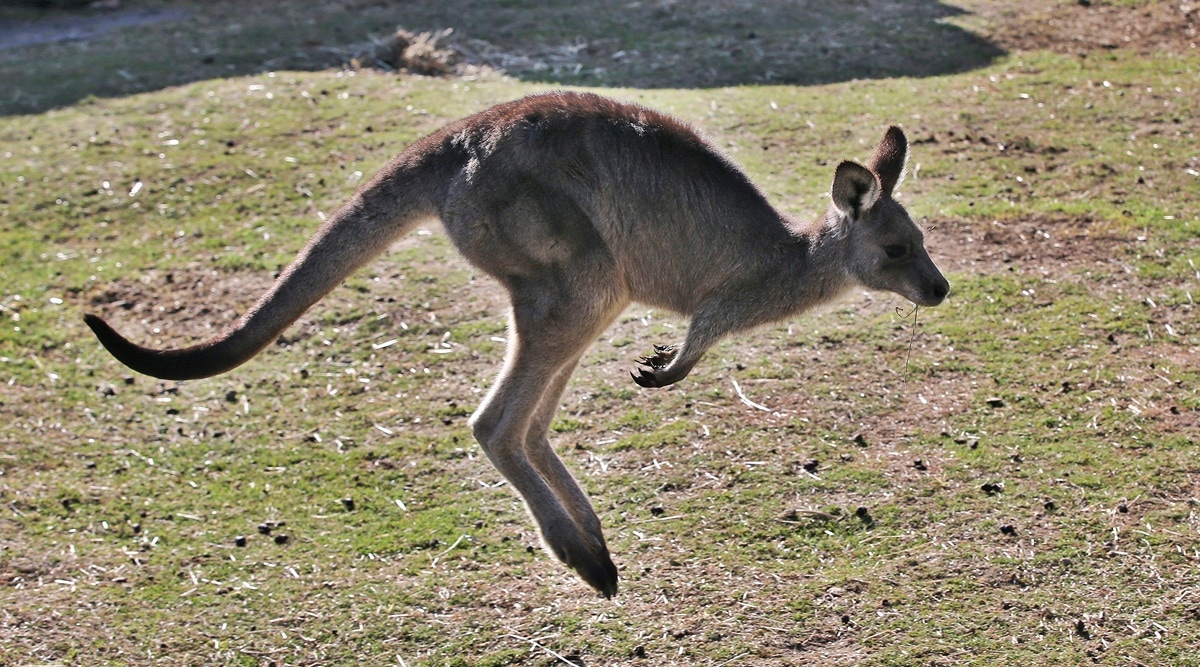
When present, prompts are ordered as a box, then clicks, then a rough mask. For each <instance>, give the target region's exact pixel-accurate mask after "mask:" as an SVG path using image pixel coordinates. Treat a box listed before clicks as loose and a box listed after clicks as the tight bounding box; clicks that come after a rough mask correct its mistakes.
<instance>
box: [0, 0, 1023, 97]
mask: <svg viewBox="0 0 1200 667" xmlns="http://www.w3.org/2000/svg"><path fill="white" fill-rule="evenodd" d="M962 13H963V11H962V10H960V9H957V8H955V7H952V6H949V5H947V4H945V3H943V2H938V1H937V0H903V1H897V0H856V1H854V2H837V3H835V2H823V1H821V0H748V1H743V2H738V1H734V0H716V1H707V0H643V1H641V2H630V1H629V0H596V1H594V2H586V3H581V2H578V0H490V1H485V0H443V1H442V2H437V3H413V2H403V3H400V2H397V3H390V2H383V1H380V0H322V1H320V2H301V1H300V0H275V1H272V2H254V3H246V2H229V1H227V0H219V1H216V2H209V3H189V2H184V1H183V0H174V1H170V2H150V0H142V1H140V2H139V1H138V0H126V1H125V2H124V3H123V4H122V5H121V7H120V9H118V10H116V11H115V12H114V11H109V12H101V11H97V10H91V9H83V10H76V11H73V12H71V11H61V10H59V11H49V10H37V9H32V8H28V7H26V8H23V9H22V8H13V7H11V6H10V7H9V8H6V9H0V21H2V24H3V28H0V79H3V80H4V81H6V86H5V88H6V89H7V90H6V91H5V92H4V93H3V95H2V96H0V113H2V114H5V115H12V114H26V113H38V112H41V111H45V110H48V109H52V108H57V107H62V106H68V105H71V104H73V103H75V102H78V101H79V100H81V99H84V98H87V97H90V96H96V97H113V96H120V95H128V94H134V93H140V92H146V91H151V90H157V89H160V88H164V87H168V86H174V85H180V84H186V83H190V82H193V81H199V80H204V79H211V78H220V77H229V76H241V75H246V74H253V73H257V72H262V71H268V70H287V69H294V70H319V69H326V68H330V67H338V66H342V65H344V64H345V63H347V62H349V61H350V59H351V58H353V57H354V56H356V55H361V54H362V53H364V52H366V51H367V50H368V49H369V46H370V43H371V40H372V38H380V37H382V36H385V35H387V34H388V33H390V32H391V31H392V30H394V29H395V28H396V27H397V26H404V27H405V28H407V29H409V30H412V31H435V30H442V29H445V28H453V30H454V32H453V34H452V35H451V37H450V39H449V41H450V42H451V43H452V44H454V45H455V46H457V47H458V49H459V50H460V51H461V52H462V53H463V54H464V55H465V57H467V58H468V59H470V60H471V61H473V62H476V63H480V64H485V65H490V66H492V67H496V68H502V69H504V70H505V71H507V72H508V73H509V74H511V75H513V76H514V77H517V78H519V79H522V80H526V81H536V82H544V83H547V84H554V85H600V86H615V87H635V88H700V87H718V86H736V85H744V84H773V83H783V84H799V85H812V84H822V83H832V82H839V81H847V80H852V79H871V78H886V77H904V76H911V77H923V76H934V75H940V74H949V73H955V72H961V71H966V70H970V69H974V68H977V67H980V66H983V65H986V64H988V63H989V62H991V61H993V60H994V59H996V58H997V57H999V56H1001V55H1003V51H1002V50H1001V49H1000V48H998V47H996V46H995V45H993V44H991V43H989V42H988V41H986V40H984V39H982V38H980V37H978V36H976V35H974V34H972V33H970V32H968V31H966V30H963V29H961V28H959V27H957V26H955V25H953V24H951V23H949V22H947V21H946V19H948V18H951V17H954V16H957V15H960V14H962ZM139 16H140V17H142V18H145V17H146V16H151V17H152V19H153V20H145V21H138V20H135V19H136V18H137V17H139ZM101 28H102V29H101Z"/></svg>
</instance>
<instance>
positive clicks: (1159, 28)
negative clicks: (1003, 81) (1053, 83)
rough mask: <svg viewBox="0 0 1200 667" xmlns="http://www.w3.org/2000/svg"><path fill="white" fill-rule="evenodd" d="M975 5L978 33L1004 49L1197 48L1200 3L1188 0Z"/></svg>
mask: <svg viewBox="0 0 1200 667" xmlns="http://www.w3.org/2000/svg"><path fill="white" fill-rule="evenodd" d="M981 5H982V6H981V7H979V8H978V9H977V11H978V13H979V14H980V15H981V16H983V17H985V18H986V19H987V20H988V24H989V25H988V26H987V28H985V30H984V36H985V37H987V38H988V39H989V40H991V41H993V42H994V43H996V44H997V45H998V46H1000V47H1002V48H1004V49H1006V50H1008V51H1032V50H1043V49H1044V50H1049V51H1055V52H1058V53H1067V54H1075V55H1087V54H1088V53H1091V52H1095V51H1111V50H1113V49H1129V50H1133V51H1136V52H1138V53H1151V52H1156V51H1168V52H1172V53H1196V50H1197V48H1200V47H1198V44H1200V32H1198V30H1200V4H1195V3H1190V2H1156V3H1147V4H1145V5H1143V6H1140V7H1125V6H1117V5H1111V4H1107V3H1104V2H1099V1H1097V2H1089V1H1076V2H1058V3H1046V2H1040V1H1039V2H1018V3H1007V2H1005V3H981ZM1047 5H1049V6H1048V7H1047Z"/></svg>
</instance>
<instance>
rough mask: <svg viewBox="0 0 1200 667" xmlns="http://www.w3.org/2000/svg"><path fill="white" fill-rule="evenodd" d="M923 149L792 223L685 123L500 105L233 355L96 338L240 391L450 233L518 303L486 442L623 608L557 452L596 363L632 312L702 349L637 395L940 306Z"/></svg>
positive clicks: (280, 297) (156, 369) (388, 199)
mask: <svg viewBox="0 0 1200 667" xmlns="http://www.w3.org/2000/svg"><path fill="white" fill-rule="evenodd" d="M907 157H908V142H907V140H906V139H905V137H904V134H903V133H902V132H901V131H900V129H899V128H896V127H891V128H889V129H888V130H887V132H886V133H885V134H884V137H883V141H882V142H881V143H880V144H879V147H878V149H877V150H876V151H875V154H874V157H872V159H871V161H870V162H869V163H868V164H867V165H866V166H862V165H859V164H856V163H854V162H842V163H841V164H839V165H838V167H837V169H836V170H835V171H834V174H833V186H832V189H831V193H830V194H831V196H832V200H833V201H832V205H831V206H830V207H829V209H828V211H826V212H825V213H824V214H823V215H822V216H820V217H819V218H817V219H816V221H814V222H812V223H809V224H802V223H800V222H797V221H794V220H792V219H789V218H788V217H786V216H785V215H783V214H782V213H779V212H778V211H776V210H775V209H774V208H772V207H771V205H770V204H768V203H767V201H766V199H765V198H764V197H763V195H762V193H761V192H759V190H758V189H757V188H756V187H755V186H754V185H753V184H752V183H751V182H750V180H749V179H748V178H747V177H746V176H745V175H744V174H743V173H742V172H741V171H740V170H739V169H738V168H737V167H736V166H735V165H733V164H732V163H731V162H730V160H728V159H727V158H726V157H724V156H723V155H722V154H721V153H720V152H719V151H718V150H716V149H715V148H713V147H712V146H711V145H710V144H709V143H707V142H706V141H705V140H704V139H702V138H701V137H700V136H699V135H698V134H697V133H696V132H695V131H694V130H692V129H691V128H689V127H688V126H687V125H685V124H684V123H682V122H680V121H678V120H676V119H674V118H672V117H670V116H667V115H664V114H660V113H657V112H655V111H652V110H650V109H646V108H643V107H640V106H635V105H630V104H625V103H621V102H617V101H614V100H610V99H606V98H603V97H598V96H595V95H590V94H577V93H552V94H545V95H538V96H533V97H528V98H525V99H521V100H517V101H514V102H509V103H506V104H500V105H498V106H495V107H493V108H491V109H488V110H486V111H483V112H481V113H478V114H476V115H474V116H471V117H469V118H465V119H463V120H460V121H457V122H455V123H453V124H451V125H449V126H447V127H445V128H443V129H442V130H440V131H438V132H435V133H434V134H432V135H429V136H427V137H425V138H424V139H421V140H419V141H417V142H416V143H414V144H413V145H411V146H410V147H408V148H407V149H406V150H405V151H404V152H402V153H400V155H399V156H398V157H396V158H395V159H393V160H392V161H391V162H389V163H388V164H387V165H386V166H385V167H384V168H383V169H382V170H381V171H380V172H379V173H378V174H377V175H376V176H375V177H374V178H372V179H371V180H370V182H368V183H367V184H366V185H364V186H363V187H362V188H361V189H360V190H359V191H358V192H356V193H355V194H354V196H353V197H351V198H350V200H349V201H348V202H346V203H345V204H343V205H342V207H341V208H340V209H338V211H337V212H336V213H335V214H334V215H333V216H332V217H331V218H330V219H329V220H328V221H327V222H325V223H324V224H323V225H322V226H321V227H320V229H319V230H317V232H316V234H315V235H314V236H313V238H312V239H311V240H310V241H309V242H308V245H307V246H305V248H304V249H303V250H302V251H301V252H300V254H299V256H298V257H297V258H296V259H295V261H294V262H293V263H292V264H291V265H290V266H288V267H287V269H285V270H284V271H283V272H282V274H281V275H280V276H279V278H278V280H277V281H276V282H275V284H274V286H273V287H271V289H270V290H269V291H268V292H267V293H266V294H265V295H264V296H263V297H262V298H260V299H259V300H258V302H257V303H256V304H254V305H253V306H252V307H251V308H250V309H249V310H248V311H247V312H246V313H245V314H244V315H242V317H241V318H240V319H238V320H237V321H236V322H234V323H233V324H231V325H229V326H228V328H226V329H225V330H224V331H222V332H221V333H220V334H219V335H217V336H216V337H214V338H212V339H211V340H209V341H207V342H203V343H200V344H197V345H194V346H192V347H186V348H180V349H173V350H154V349H150V348H146V347H141V346H139V345H136V344H133V343H131V342H129V341H127V340H126V339H125V338H124V337H122V336H121V335H120V334H118V333H117V332H115V331H114V330H113V329H112V328H111V327H109V326H108V325H107V324H106V323H105V322H104V321H103V320H101V319H100V318H98V317H96V316H94V315H88V316H87V317H86V318H85V319H86V321H87V324H88V325H89V326H90V327H91V328H92V330H93V331H94V332H95V334H96V335H97V336H98V337H99V338H100V342H101V343H103V344H104V347H106V348H108V350H109V352H111V353H112V354H113V355H114V356H115V357H116V358H117V359H118V360H120V361H121V362H122V363H124V364H126V365H127V366H129V367H131V368H133V369H134V370H136V371H138V372H141V373H145V374H147V375H152V376H155V377H159V378H164V379H172V380H187V379H192V378H202V377H208V376H212V375H216V374H218V373H223V372H225V371H228V370H230V369H232V368H234V367H235V366H238V365H239V364H242V363H244V362H246V361H247V360H249V359H250V358H251V357H253V356H254V355H256V354H258V352H260V351H261V350H262V349H263V348H264V347H266V346H268V345H269V344H270V343H271V342H273V341H274V340H276V339H277V338H278V337H279V336H280V334H281V333H282V332H283V331H284V329H286V328H287V327H288V325H290V324H291V323H292V322H294V321H295V320H296V319H297V318H298V317H300V315H301V314H302V313H304V312H305V311H306V310H307V309H308V308H309V306H311V305H313V304H314V303H315V302H316V301H317V300H318V299H320V298H321V297H323V296H324V295H325V294H327V293H328V292H329V291H330V290H332V289H334V288H335V287H337V286H338V285H339V284H340V283H341V282H342V281H343V280H344V279H345V278H346V277H347V276H349V275H350V274H351V272H353V271H354V270H355V269H358V268H359V267H361V266H363V264H365V263H367V262H368V261H369V260H371V259H372V258H374V257H375V256H377V255H379V254H380V253H382V252H383V251H384V250H386V249H387V248H388V246H389V245H390V244H391V243H392V242H393V241H395V240H397V239H398V238H399V237H400V236H401V235H403V234H406V233H408V232H409V231H411V230H412V229H413V228H414V227H416V226H417V225H419V224H421V223H424V222H428V221H431V220H440V221H441V222H442V224H443V225H444V227H445V229H446V232H447V234H448V235H449V237H450V239H451V240H452V241H453V243H454V245H455V246H456V247H457V248H458V250H459V251H460V252H461V253H462V254H463V255H464V256H465V257H466V258H467V260H469V261H470V262H471V263H472V264H473V265H475V266H476V267H478V268H479V269H480V270H482V271H485V272H487V273H488V274H490V275H491V276H493V277H494V278H495V279H496V280H498V281H499V282H500V284H501V285H503V286H504V288H505V289H506V290H508V294H509V297H510V298H511V300H512V308H511V313H510V324H509V334H508V352H507V356H506V357H505V360H504V366H503V369H502V370H501V371H500V375H499V378H498V379H497V381H496V384H495V385H494V386H493V387H492V388H491V391H490V392H489V393H488V394H487V397H486V398H485V399H484V401H483V403H482V404H481V405H480V406H479V408H478V409H477V410H476V411H475V413H474V415H472V417H471V420H470V424H471V427H472V429H473V430H474V435H475V438H476V439H477V440H478V441H479V444H480V446H481V447H482V448H483V451H484V452H486V453H487V456H488V458H489V459H490V460H491V461H492V463H493V464H494V465H495V466H496V468H497V469H498V470H499V471H500V473H501V474H502V475H504V477H505V479H507V480H508V482H509V483H510V484H512V487H513V488H514V489H516V492H517V493H519V494H520V495H521V497H522V498H523V499H524V501H525V504H526V505H527V507H528V509H529V513H530V514H531V515H532V516H533V518H534V520H535V521H536V522H537V525H538V528H539V529H540V531H541V536H542V539H543V540H544V542H545V544H546V545H547V546H548V547H549V549H550V551H552V552H553V553H554V555H555V556H557V557H558V559H559V560H561V561H562V562H563V563H566V564H567V565H568V566H570V567H571V568H573V569H574V570H575V571H576V572H577V573H578V574H579V576H580V577H582V578H583V580H584V581H586V582H587V583H588V584H590V585H591V586H592V587H594V588H595V589H597V590H598V591H600V592H601V593H603V594H604V595H605V596H611V595H613V594H614V593H616V591H617V568H616V567H615V566H614V565H613V562H612V560H611V558H610V557H609V553H608V547H607V546H606V544H605V541H604V534H603V533H602V532H601V528H600V520H599V519H598V518H597V516H596V513H595V511H593V509H592V506H591V503H590V502H589V500H588V497H587V495H586V494H584V492H583V490H582V489H580V488H579V485H578V484H577V483H576V482H575V480H574V478H572V476H571V473H570V472H568V471H567V468H566V467H565V466H564V465H563V463H562V461H561V460H559V458H558V457H557V456H556V455H555V453H554V450H553V449H552V448H551V447H550V444H549V441H548V438H547V436H548V431H549V426H550V421H551V418H552V417H553V415H554V413H555V410H556V409H557V407H558V402H559V399H560V398H561V395H562V393H563V389H564V387H565V385H566V384H567V380H568V378H570V376H571V373H572V371H573V370H574V368H575V365H576V363H577V362H578V361H579V358H580V356H581V355H583V353H584V351H585V350H586V349H587V347H588V346H589V345H590V344H591V342H592V341H593V340H595V339H596V338H597V337H598V336H599V335H600V334H601V332H603V330H604V329H605V328H606V327H607V326H608V325H609V324H610V323H611V322H612V321H613V320H614V319H615V318H616V317H617V315H618V314H620V313H621V311H622V310H623V309H624V308H625V307H626V306H627V305H628V304H630V303H631V302H635V301H636V302H639V303H642V304H646V305H650V306H655V307H660V308H664V309H668V310H671V311H675V312H677V313H680V314H684V315H690V316H691V317H692V320H691V324H690V325H689V327H688V330H687V335H686V337H685V339H684V340H683V343H682V344H680V345H678V346H655V348H654V353H653V354H652V355H651V356H649V357H645V358H643V359H641V360H640V362H641V366H640V367H639V368H638V370H637V372H636V373H635V374H634V375H633V379H634V381H636V382H637V384H639V385H641V386H643V387H663V386H666V385H669V384H672V383H674V382H678V381H680V380H682V379H683V378H684V377H686V376H687V374H688V373H689V372H690V371H691V370H692V368H693V367H694V366H695V365H696V362H698V361H699V360H700V358H701V356H703V355H704V352H705V351H706V350H707V349H709V347H711V346H712V345H713V344H714V343H716V342H717V341H718V340H720V339H721V338H722V337H723V336H726V335H727V334H730V333H733V332H736V331H740V330H743V329H747V328H749V327H754V326H758V325H762V324H765V323H768V322H772V321H775V320H780V319H782V318H785V317H789V316H791V315H794V314H796V313H799V312H802V311H804V310H807V309H809V308H812V307H813V306H816V305H818V304H820V303H822V302H827V301H829V300H831V299H833V298H835V297H836V296H838V295H839V294H840V293H842V292H844V291H846V290H848V289H851V288H854V287H866V288H870V289H875V290H888V291H891V292H895V293H897V294H899V295H901V296H903V297H904V298H906V299H908V300H909V301H911V302H913V303H915V304H918V305H921V306H936V305H938V304H939V303H941V302H942V300H943V299H945V297H946V294H947V293H948V292H949V290H950V285H949V283H948V282H946V279H945V278H943V277H942V274H941V273H940V272H939V271H938V269H937V267H936V266H934V264H933V261H932V260H931V259H930V258H929V255H928V253H927V252H926V251H925V247H924V245H923V234H922V232H921V230H920V229H919V228H918V227H917V225H915V224H914V223H913V221H912V220H911V219H910V218H909V216H908V214H907V212H905V210H904V208H903V207H902V206H901V205H900V204H899V203H897V202H896V200H895V199H893V198H892V191H893V189H894V188H895V187H896V184H897V182H898V181H899V180H900V178H901V176H902V173H903V171H904V164H905V161H906V160H907Z"/></svg>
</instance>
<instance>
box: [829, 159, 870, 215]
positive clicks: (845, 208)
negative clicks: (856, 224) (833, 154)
mask: <svg viewBox="0 0 1200 667" xmlns="http://www.w3.org/2000/svg"><path fill="white" fill-rule="evenodd" d="M879 192H880V184H879V179H878V178H877V177H876V176H875V174H873V173H871V171H870V170H869V169H867V168H866V167H864V166H862V165H861V164H858V163H857V162H848V161H847V162H843V163H841V164H839V165H838V167H837V171H835V172H834V173H833V187H832V188H831V189H830V192H829V194H830V196H831V197H832V198H833V205H834V206H836V207H837V209H838V210H839V211H841V212H842V213H843V214H845V215H846V216H849V217H850V218H851V219H854V218H857V217H859V216H861V215H862V214H863V212H865V211H867V210H868V209H870V208H871V207H872V206H874V205H875V202H876V201H878V200H879Z"/></svg>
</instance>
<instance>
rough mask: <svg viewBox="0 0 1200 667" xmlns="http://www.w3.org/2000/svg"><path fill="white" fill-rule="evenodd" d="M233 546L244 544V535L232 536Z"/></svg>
mask: <svg viewBox="0 0 1200 667" xmlns="http://www.w3.org/2000/svg"><path fill="white" fill-rule="evenodd" d="M233 546H235V547H244V546H246V536H245V535H238V536H237V537H235V538H233Z"/></svg>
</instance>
